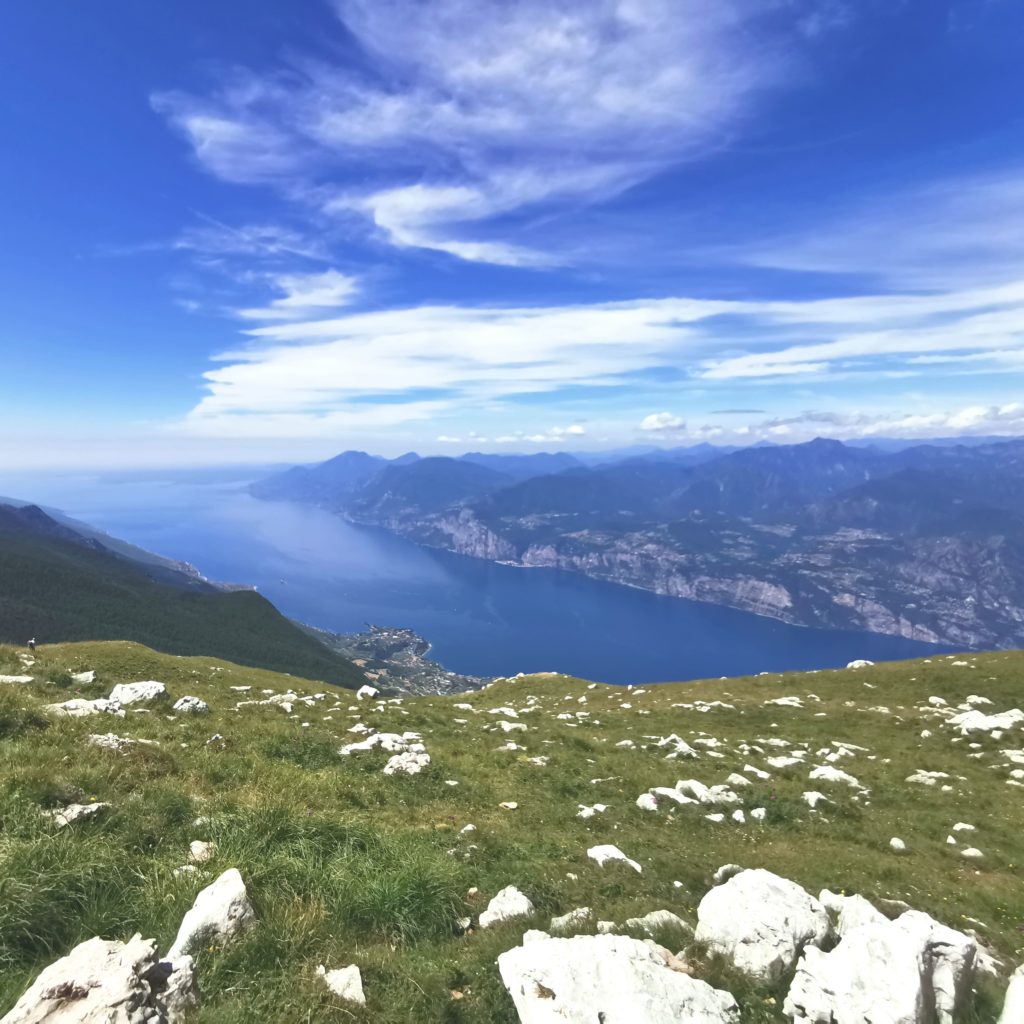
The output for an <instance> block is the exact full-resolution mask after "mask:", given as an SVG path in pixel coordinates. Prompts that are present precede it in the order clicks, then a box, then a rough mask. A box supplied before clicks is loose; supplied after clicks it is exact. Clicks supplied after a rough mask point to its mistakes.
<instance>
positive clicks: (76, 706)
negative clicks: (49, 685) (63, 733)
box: [43, 697, 124, 718]
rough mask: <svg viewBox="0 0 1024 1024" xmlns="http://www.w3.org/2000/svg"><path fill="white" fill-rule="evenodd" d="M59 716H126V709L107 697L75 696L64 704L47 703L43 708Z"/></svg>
mask: <svg viewBox="0 0 1024 1024" xmlns="http://www.w3.org/2000/svg"><path fill="white" fill-rule="evenodd" d="M43 710H44V711H46V712H48V713H49V714H51V715H54V716H56V717H58V718H85V717H86V716H87V715H100V714H107V715H114V716H116V717H117V718H124V711H123V709H122V708H121V705H120V704H118V703H117V701H113V700H107V699H106V698H105V697H97V698H96V699H95V700H86V699H85V698H84V697H75V698H74V699H72V700H66V701H64V702H63V703H62V704H47V705H46V707H45V708H44V709H43Z"/></svg>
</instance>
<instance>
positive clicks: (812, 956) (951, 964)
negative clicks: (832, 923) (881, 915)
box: [784, 911, 977, 1024]
mask: <svg viewBox="0 0 1024 1024" xmlns="http://www.w3.org/2000/svg"><path fill="white" fill-rule="evenodd" d="M976 953H977V944H976V943H975V941H974V940H973V939H972V938H971V937H970V936H968V935H964V934H963V933H961V932H956V931H954V930H953V929H951V928H946V927H945V926H943V925H940V924H939V923H938V922H937V921H934V920H933V919H932V918H930V917H928V915H927V914H921V913H918V912H916V911H908V912H907V913H905V914H903V915H902V916H901V917H900V918H898V919H897V920H896V921H882V922H877V921H876V922H871V923H867V924H862V925H860V926H858V927H855V928H852V929H851V930H850V931H848V932H847V933H846V934H845V935H844V936H843V939H842V941H841V942H840V943H839V945H838V946H836V948H835V949H834V950H832V951H831V952H830V953H824V952H822V951H821V950H820V949H816V948H814V947H809V948H807V949H806V950H805V951H804V954H803V956H802V957H801V959H800V963H799V964H798V966H797V970H796V975H795V977H794V979H793V984H792V985H791V986H790V990H789V995H788V996H787V997H786V1002H785V1006H784V1011H785V1013H786V1014H787V1015H788V1016H789V1017H790V1018H791V1019H792V1020H793V1021H794V1022H795V1024H804V1022H806V1024H854V1022H863V1021H886V1022H887V1024H931V1022H933V1021H935V1022H937V1024H952V1022H953V1021H954V1019H956V1018H957V1015H958V1014H959V1013H960V1011H961V1010H962V1009H963V1007H964V1004H965V1001H966V998H967V996H968V995H969V993H970V990H971V982H972V980H973V978H974V960H975V955H976Z"/></svg>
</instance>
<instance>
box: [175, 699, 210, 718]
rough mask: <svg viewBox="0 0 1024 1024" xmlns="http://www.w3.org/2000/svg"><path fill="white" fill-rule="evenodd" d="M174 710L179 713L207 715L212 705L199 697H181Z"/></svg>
mask: <svg viewBox="0 0 1024 1024" xmlns="http://www.w3.org/2000/svg"><path fill="white" fill-rule="evenodd" d="M172 710H173V711H176V712H177V713H178V714H179V715H205V714H208V713H209V710H210V705H209V704H207V703H206V701H205V700H200V699H199V698H198V697H179V698H178V700H176V701H175V702H174V707H173V708H172Z"/></svg>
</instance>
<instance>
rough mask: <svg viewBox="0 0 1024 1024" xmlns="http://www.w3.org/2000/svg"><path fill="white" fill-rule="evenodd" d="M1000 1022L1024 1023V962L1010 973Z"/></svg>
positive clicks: (1009, 1023)
mask: <svg viewBox="0 0 1024 1024" xmlns="http://www.w3.org/2000/svg"><path fill="white" fill-rule="evenodd" d="M999 1024H1024V964H1022V965H1021V966H1020V967H1018V968H1017V970H1015V971H1014V972H1013V974H1011V975H1010V984H1009V985H1008V986H1007V988H1006V998H1005V999H1004V1000H1003V1012H1002V1013H1001V1014H1000V1015H999Z"/></svg>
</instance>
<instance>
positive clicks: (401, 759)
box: [382, 750, 430, 775]
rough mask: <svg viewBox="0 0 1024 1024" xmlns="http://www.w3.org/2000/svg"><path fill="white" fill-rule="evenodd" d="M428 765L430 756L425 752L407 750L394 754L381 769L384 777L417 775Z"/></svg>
mask: <svg viewBox="0 0 1024 1024" xmlns="http://www.w3.org/2000/svg"><path fill="white" fill-rule="evenodd" d="M429 765H430V755H429V754H428V753H427V752H426V751H425V750H407V751H405V752H404V753H402V754H395V755H394V756H393V757H391V758H390V759H389V760H388V763H387V764H386V765H384V768H383V769H382V770H383V772H384V774H385V775H419V773H420V772H421V771H423V769H424V768H426V767H428V766H429Z"/></svg>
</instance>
